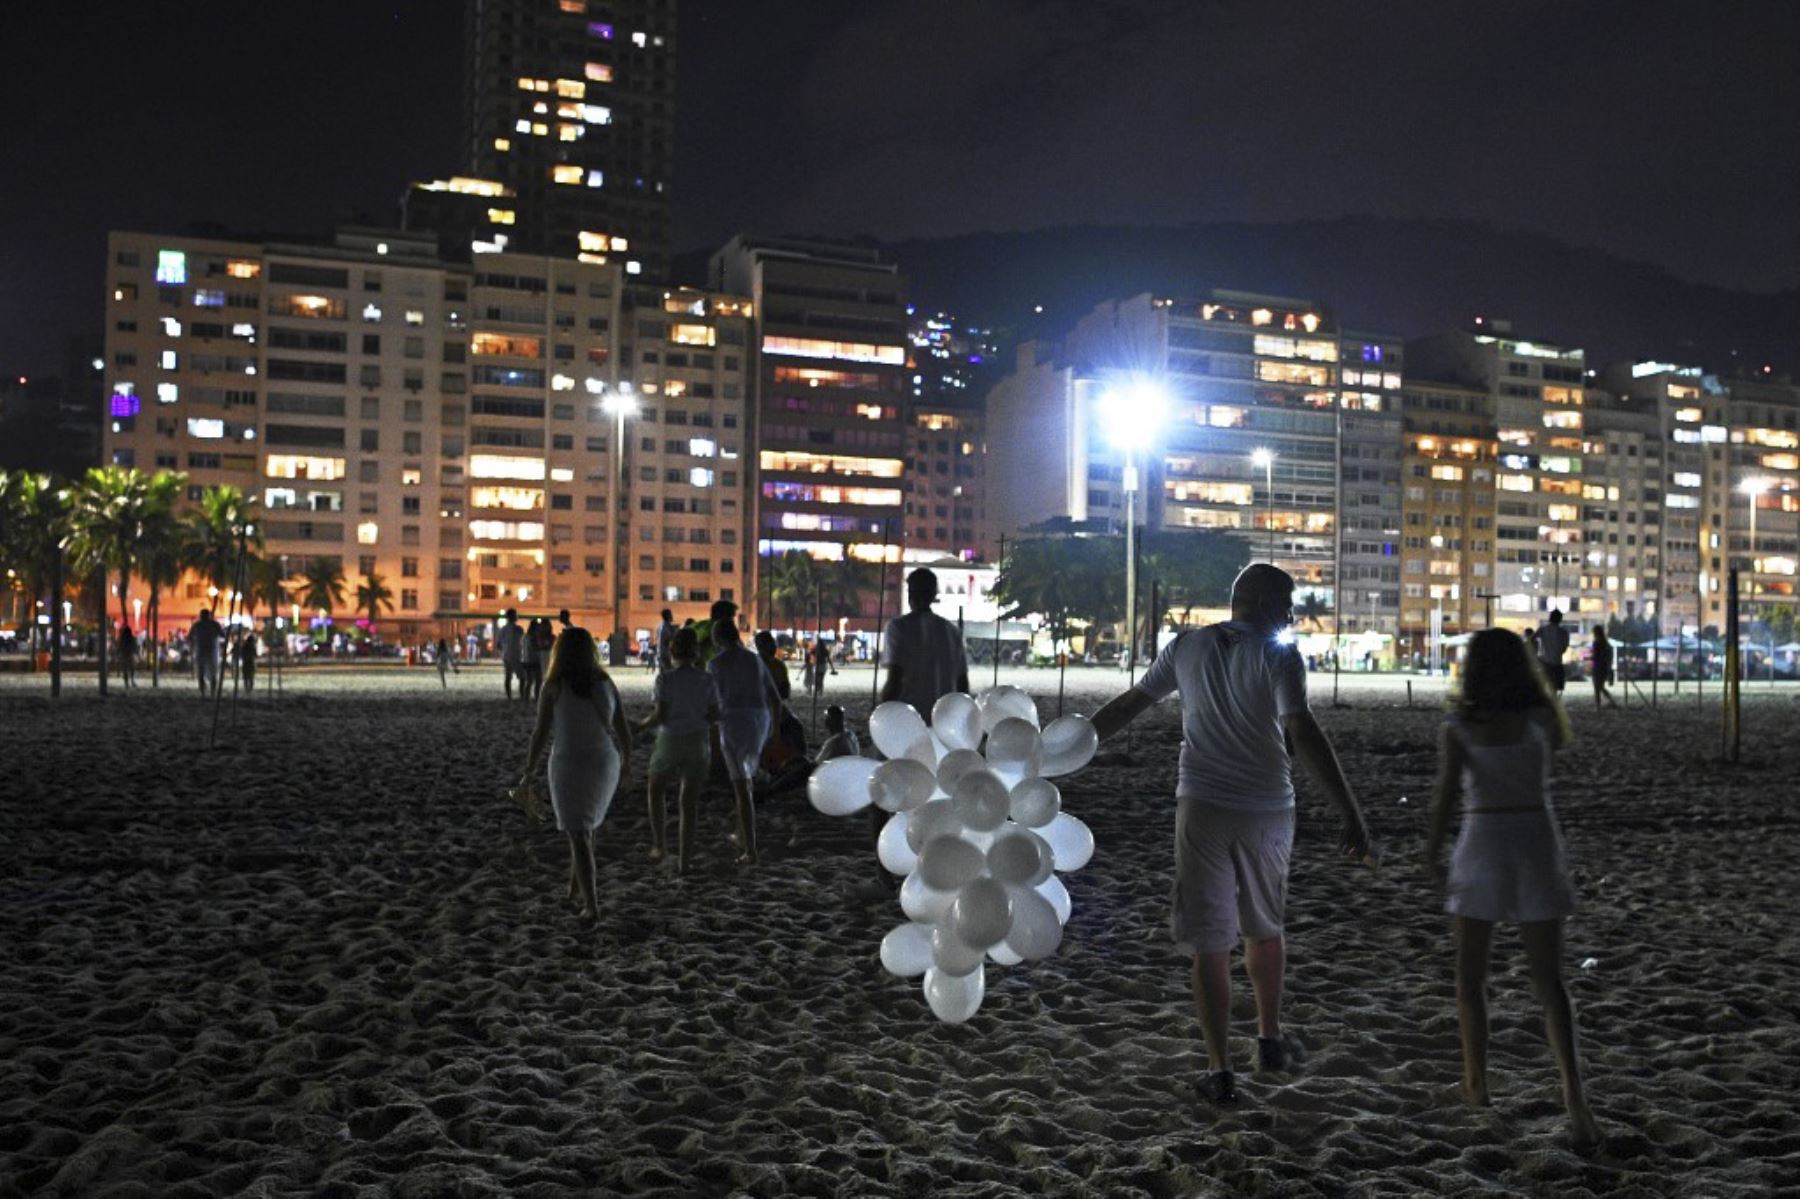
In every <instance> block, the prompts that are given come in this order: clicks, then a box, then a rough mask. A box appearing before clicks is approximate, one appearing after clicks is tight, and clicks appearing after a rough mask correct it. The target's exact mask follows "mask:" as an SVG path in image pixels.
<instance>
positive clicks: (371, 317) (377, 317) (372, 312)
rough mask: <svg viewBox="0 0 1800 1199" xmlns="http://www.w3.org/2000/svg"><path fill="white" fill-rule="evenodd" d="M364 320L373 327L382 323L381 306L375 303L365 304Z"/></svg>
mask: <svg viewBox="0 0 1800 1199" xmlns="http://www.w3.org/2000/svg"><path fill="white" fill-rule="evenodd" d="M363 320H365V321H368V322H369V323H370V324H371V325H374V324H379V323H380V321H381V305H379V304H375V303H369V304H364V305H363Z"/></svg>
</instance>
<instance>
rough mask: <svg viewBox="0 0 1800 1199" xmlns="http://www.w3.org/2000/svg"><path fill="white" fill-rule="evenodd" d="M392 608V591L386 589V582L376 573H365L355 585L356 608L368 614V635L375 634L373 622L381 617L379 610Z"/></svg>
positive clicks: (391, 609) (390, 610) (390, 609)
mask: <svg viewBox="0 0 1800 1199" xmlns="http://www.w3.org/2000/svg"><path fill="white" fill-rule="evenodd" d="M383 608H386V609H387V610H388V611H389V612H392V611H393V610H394V593H393V592H392V591H389V590H388V587H387V583H386V582H385V581H384V580H383V579H382V577H381V576H380V575H378V574H373V573H370V574H367V575H364V576H363V581H362V582H360V583H358V584H357V585H356V610H357V611H358V612H367V613H368V614H369V636H370V637H374V636H375V622H376V621H377V620H380V619H381V610H382V609H383Z"/></svg>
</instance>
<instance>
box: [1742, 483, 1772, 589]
mask: <svg viewBox="0 0 1800 1199" xmlns="http://www.w3.org/2000/svg"><path fill="white" fill-rule="evenodd" d="M1738 490H1739V491H1741V492H1743V493H1744V495H1745V496H1747V497H1748V498H1749V500H1750V594H1751V595H1755V594H1756V501H1757V500H1759V499H1761V498H1762V495H1763V493H1764V492H1765V491H1767V490H1769V480H1767V479H1745V480H1744V481H1743V482H1742V483H1739V484H1738Z"/></svg>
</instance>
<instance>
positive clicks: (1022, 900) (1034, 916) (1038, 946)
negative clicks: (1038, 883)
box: [1006, 887, 1062, 962]
mask: <svg viewBox="0 0 1800 1199" xmlns="http://www.w3.org/2000/svg"><path fill="white" fill-rule="evenodd" d="M1007 891H1008V893H1009V894H1010V895H1011V896H1012V904H1013V907H1012V913H1013V921H1012V931H1011V932H1009V933H1007V934H1006V947H1007V948H1008V949H1010V950H1012V951H1013V952H1014V953H1016V954H1018V955H1019V956H1020V957H1021V958H1023V959H1024V960H1025V961H1028V962H1035V961H1037V960H1039V959H1040V958H1047V957H1049V956H1050V955H1051V954H1053V953H1055V952H1056V947H1057V946H1058V945H1061V944H1062V920H1061V919H1060V918H1059V917H1058V916H1057V912H1056V906H1055V905H1054V904H1052V903H1051V902H1050V901H1049V900H1048V899H1046V898H1044V896H1043V895H1042V894H1040V893H1039V892H1037V891H1035V890H1032V889H1031V888H1028V887H1008V888H1007Z"/></svg>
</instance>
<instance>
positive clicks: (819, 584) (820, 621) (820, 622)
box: [800, 579, 829, 741]
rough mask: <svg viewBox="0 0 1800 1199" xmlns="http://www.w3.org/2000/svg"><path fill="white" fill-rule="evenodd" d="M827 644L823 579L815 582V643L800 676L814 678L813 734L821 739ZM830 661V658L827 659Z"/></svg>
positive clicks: (809, 651) (807, 653) (808, 652)
mask: <svg viewBox="0 0 1800 1199" xmlns="http://www.w3.org/2000/svg"><path fill="white" fill-rule="evenodd" d="M824 644H825V583H824V580H822V579H815V580H814V582H813V643H812V648H811V649H810V650H808V651H806V657H807V661H806V664H805V665H806V668H805V669H803V670H801V672H800V677H801V678H808V677H810V678H811V679H812V735H813V740H814V741H817V740H818V739H819V692H821V691H823V690H825V680H824V678H823V677H822V676H821V675H820V674H819V663H818V662H817V661H815V659H817V658H818V657H819V647H820V646H822V645H824ZM827 661H829V659H827Z"/></svg>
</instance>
